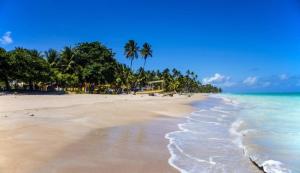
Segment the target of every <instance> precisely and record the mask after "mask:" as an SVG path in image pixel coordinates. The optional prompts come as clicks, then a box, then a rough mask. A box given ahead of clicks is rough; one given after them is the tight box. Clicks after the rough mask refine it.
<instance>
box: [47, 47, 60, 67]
mask: <svg viewBox="0 0 300 173" xmlns="http://www.w3.org/2000/svg"><path fill="white" fill-rule="evenodd" d="M45 55H46V59H47V61H48V63H49V64H50V67H56V66H57V63H58V60H59V53H58V52H57V51H56V50H54V49H49V50H48V51H46V52H45Z"/></svg>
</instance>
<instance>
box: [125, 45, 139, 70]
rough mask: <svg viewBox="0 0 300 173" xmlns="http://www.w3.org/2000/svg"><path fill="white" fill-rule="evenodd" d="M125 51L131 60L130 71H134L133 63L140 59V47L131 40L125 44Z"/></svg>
mask: <svg viewBox="0 0 300 173" xmlns="http://www.w3.org/2000/svg"><path fill="white" fill-rule="evenodd" d="M124 49H125V52H124V53H125V55H126V58H128V59H130V69H132V61H133V60H134V59H137V58H138V51H139V47H138V45H137V43H136V42H135V41H134V40H129V41H128V42H127V43H126V44H125V47H124Z"/></svg>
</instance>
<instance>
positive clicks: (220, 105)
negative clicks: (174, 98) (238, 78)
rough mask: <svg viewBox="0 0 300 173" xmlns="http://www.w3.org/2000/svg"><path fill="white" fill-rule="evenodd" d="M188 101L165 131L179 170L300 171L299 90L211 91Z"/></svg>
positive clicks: (208, 172)
mask: <svg viewBox="0 0 300 173" xmlns="http://www.w3.org/2000/svg"><path fill="white" fill-rule="evenodd" d="M194 106H195V107H196V108H197V111H195V112H193V113H191V114H189V115H187V117H186V119H185V120H184V121H183V122H181V123H180V124H178V130H177V131H173V132H170V133H167V134H166V136H165V137H166V138H167V139H168V140H169V145H168V149H169V151H170V154H171V157H170V159H169V164H170V165H172V166H173V167H175V168H176V169H178V170H179V171H180V172H182V173H222V172H223V173H241V172H243V173H253V172H267V173H300V94H297V93H289V94H282V93H274V94H217V95H210V96H209V98H208V99H207V100H205V101H201V102H197V103H194ZM262 170H263V171H262Z"/></svg>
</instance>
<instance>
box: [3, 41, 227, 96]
mask: <svg viewBox="0 0 300 173" xmlns="http://www.w3.org/2000/svg"><path fill="white" fill-rule="evenodd" d="M124 52H125V56H126V58H128V59H129V60H130V67H128V66H126V65H124V64H121V63H119V62H117V61H116V59H115V58H114V56H115V54H114V53H113V51H112V50H111V49H109V48H107V47H106V46H104V45H103V44H101V43H100V42H85V43H79V44H77V45H75V46H74V47H64V48H63V50H62V51H60V52H59V51H56V50H54V49H49V50H48V51H46V52H44V54H41V53H40V52H38V51H37V50H29V49H24V48H15V49H14V50H12V51H9V52H7V51H6V50H5V49H2V48H0V82H2V85H3V83H4V85H5V86H6V87H5V89H7V90H9V89H10V87H11V86H12V87H14V88H13V89H17V88H16V86H14V85H12V83H25V86H29V88H30V90H33V89H39V86H40V88H41V87H42V86H48V87H50V88H52V89H54V88H62V89H64V90H68V88H71V89H70V90H72V91H74V92H76V93H85V92H90V93H102V92H109V93H111V90H112V89H113V91H114V92H116V93H119V91H120V92H122V91H123V92H124V91H125V92H128V91H133V90H137V89H142V88H143V87H146V86H148V83H149V82H150V81H157V80H163V81H164V89H165V91H166V92H178V93H188V92H212V93H216V92H221V91H222V90H221V89H219V88H216V87H214V86H212V85H210V84H208V85H201V83H200V82H199V81H198V80H197V75H196V74H195V73H194V72H191V71H187V72H186V73H185V74H182V73H181V72H180V71H178V70H177V69H172V71H170V69H165V70H163V71H159V70H157V71H154V70H152V71H150V70H149V71H145V69H144V67H145V63H146V60H147V58H149V57H152V53H153V52H152V48H151V45H150V44H148V43H144V44H143V46H142V49H141V50H140V49H139V47H138V44H137V43H136V42H135V41H134V40H129V41H128V43H126V44H125V46H124ZM139 54H140V55H141V57H142V58H143V59H144V66H143V67H141V68H139V69H138V70H137V71H136V72H134V71H133V70H132V69H131V67H132V61H133V60H134V59H137V58H138V57H139ZM38 85H39V86H38ZM35 86H37V87H35ZM75 88H76V89H75Z"/></svg>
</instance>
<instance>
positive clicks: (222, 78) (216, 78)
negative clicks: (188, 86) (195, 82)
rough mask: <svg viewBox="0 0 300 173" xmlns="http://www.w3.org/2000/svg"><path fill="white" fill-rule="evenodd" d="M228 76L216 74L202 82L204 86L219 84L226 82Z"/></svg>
mask: <svg viewBox="0 0 300 173" xmlns="http://www.w3.org/2000/svg"><path fill="white" fill-rule="evenodd" d="M226 78H227V77H226V76H223V75H220V74H219V73H216V74H215V75H214V76H212V77H206V78H204V79H203V80H202V82H203V83H204V84H208V83H219V82H224V81H225V80H226Z"/></svg>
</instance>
